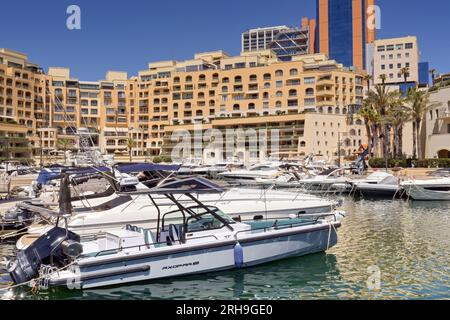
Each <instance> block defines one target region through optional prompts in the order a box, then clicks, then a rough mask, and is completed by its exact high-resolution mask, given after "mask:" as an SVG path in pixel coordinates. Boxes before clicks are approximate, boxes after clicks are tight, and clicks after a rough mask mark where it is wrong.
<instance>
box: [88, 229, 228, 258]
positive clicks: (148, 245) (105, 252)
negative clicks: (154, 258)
mask: <svg viewBox="0 0 450 320" xmlns="http://www.w3.org/2000/svg"><path fill="white" fill-rule="evenodd" d="M208 238H214V240H219V238H217V237H216V236H215V235H212V234H211V235H207V236H201V237H195V238H189V240H199V239H208ZM172 243H178V244H179V245H181V244H184V242H183V241H181V240H174V241H172ZM163 246H164V247H167V246H169V245H168V244H167V241H160V242H154V243H146V244H141V245H138V246H131V247H120V248H116V249H110V250H102V251H99V252H96V253H95V254H94V253H92V254H86V255H85V256H84V257H86V258H97V257H99V256H102V255H105V256H106V255H110V254H116V253H119V252H122V251H125V250H131V249H137V250H138V251H139V252H140V251H142V250H143V249H150V248H151V247H154V248H159V247H163Z"/></svg>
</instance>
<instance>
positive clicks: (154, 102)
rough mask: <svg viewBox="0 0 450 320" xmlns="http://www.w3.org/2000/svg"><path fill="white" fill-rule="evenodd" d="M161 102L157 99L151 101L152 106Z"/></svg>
mask: <svg viewBox="0 0 450 320" xmlns="http://www.w3.org/2000/svg"><path fill="white" fill-rule="evenodd" d="M160 102H161V100H159V99H158V98H156V99H153V104H160Z"/></svg>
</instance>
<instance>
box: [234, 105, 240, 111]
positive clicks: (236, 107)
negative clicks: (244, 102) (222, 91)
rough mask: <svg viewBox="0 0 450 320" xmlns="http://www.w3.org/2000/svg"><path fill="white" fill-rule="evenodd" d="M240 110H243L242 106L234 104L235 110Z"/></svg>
mask: <svg viewBox="0 0 450 320" xmlns="http://www.w3.org/2000/svg"><path fill="white" fill-rule="evenodd" d="M239 110H241V106H240V105H238V104H235V105H234V106H233V111H239Z"/></svg>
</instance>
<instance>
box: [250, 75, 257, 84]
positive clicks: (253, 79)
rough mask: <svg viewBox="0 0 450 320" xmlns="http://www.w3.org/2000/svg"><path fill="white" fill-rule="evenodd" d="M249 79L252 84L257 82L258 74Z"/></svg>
mask: <svg viewBox="0 0 450 320" xmlns="http://www.w3.org/2000/svg"><path fill="white" fill-rule="evenodd" d="M249 79H250V81H251V82H253V81H257V80H258V77H257V76H256V74H252V75H251V76H250V78H249Z"/></svg>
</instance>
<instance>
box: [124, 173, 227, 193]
mask: <svg viewBox="0 0 450 320" xmlns="http://www.w3.org/2000/svg"><path fill="white" fill-rule="evenodd" d="M223 192H225V189H224V188H223V187H221V186H219V185H218V184H215V183H214V182H211V181H209V180H207V179H205V178H201V177H192V178H186V179H180V180H175V181H170V182H167V183H163V184H161V185H159V186H157V187H154V188H151V189H148V190H137V191H131V192H121V193H119V194H120V195H144V194H148V195H152V194H163V195H166V194H171V195H173V194H178V195H181V194H191V193H192V194H205V193H223Z"/></svg>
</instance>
